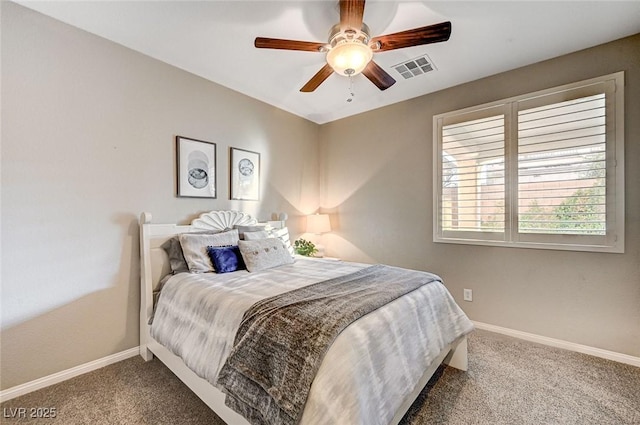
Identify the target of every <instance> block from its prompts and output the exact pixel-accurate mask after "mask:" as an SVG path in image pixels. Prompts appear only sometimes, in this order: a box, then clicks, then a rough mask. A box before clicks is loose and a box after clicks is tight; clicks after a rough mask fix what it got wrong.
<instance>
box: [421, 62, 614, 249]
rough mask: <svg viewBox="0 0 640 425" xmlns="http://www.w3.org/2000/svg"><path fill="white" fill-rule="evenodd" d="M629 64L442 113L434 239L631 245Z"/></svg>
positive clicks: (501, 243)
mask: <svg viewBox="0 0 640 425" xmlns="http://www.w3.org/2000/svg"><path fill="white" fill-rule="evenodd" d="M623 120H624V73H623V72H619V73H616V74H612V75H608V76H605V77H600V78H596V79H592V80H589V81H583V82H580V83H576V84H571V85H567V86H563V87H559V88H555V89H550V90H545V91H542V92H537V93H532V94H529V95H524V96H518V97H516V98H512V99H508V100H504V101H499V102H494V103H491V104H488V105H483V106H479V107H475V108H467V109H464V110H461V111H454V112H449V113H446V114H441V115H437V116H435V117H434V142H435V143H434V241H435V242H449V243H467V244H482V245H498V246H514V247H525V248H545V249H570V250H579V251H602V252H624V156H623V146H624V121H623Z"/></svg>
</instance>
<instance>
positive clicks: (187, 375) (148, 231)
mask: <svg viewBox="0 0 640 425" xmlns="http://www.w3.org/2000/svg"><path fill="white" fill-rule="evenodd" d="M254 224H257V221H256V220H255V219H254V218H253V217H251V216H250V215H249V214H245V213H242V212H239V211H211V212H209V213H204V214H202V215H200V217H198V218H197V219H195V220H193V221H192V222H191V225H177V224H151V214H150V213H147V212H144V213H142V214H141V216H140V257H141V258H140V262H141V270H140V281H141V293H140V355H141V356H142V358H143V359H144V360H145V361H149V360H151V359H153V356H154V355H155V356H156V357H157V358H158V359H160V361H162V363H164V364H165V365H166V366H167V367H168V368H169V369H170V370H171V371H172V372H173V373H174V374H175V375H176V376H177V377H178V378H180V380H181V381H182V382H184V383H185V384H186V385H187V386H188V387H189V388H190V389H191V390H192V391H193V392H194V393H195V394H196V395H197V396H198V397H200V398H201V399H202V400H203V401H204V402H205V403H206V404H207V405H208V406H209V407H210V408H211V409H212V410H213V411H214V412H215V413H216V414H217V415H218V416H219V417H220V418H221V419H222V420H223V421H225V422H226V423H227V424H228V425H249V422H247V420H246V419H245V418H243V417H242V416H240V415H239V414H238V413H236V412H234V411H233V410H231V409H230V408H228V407H227V406H226V405H225V404H224V397H225V396H224V394H223V393H222V392H221V391H220V390H219V389H217V388H216V387H214V386H213V385H211V384H210V383H209V382H207V381H206V380H204V379H202V378H200V377H199V376H197V375H196V374H195V373H194V372H193V371H192V370H191V369H189V368H188V367H187V366H186V365H185V364H184V362H183V361H182V359H181V358H180V357H178V356H176V355H175V354H173V353H172V352H170V351H169V350H168V349H166V348H165V347H164V346H162V345H161V344H160V343H158V342H157V341H156V340H154V339H153V338H152V337H151V332H150V326H149V324H148V323H149V319H150V318H151V315H152V313H153V291H154V290H155V289H156V288H157V287H158V284H159V282H160V279H162V277H163V276H165V275H166V274H168V273H169V272H170V271H171V270H170V267H169V259H168V257H167V254H166V253H165V252H164V250H163V249H162V248H161V245H162V244H163V243H164V242H165V241H167V240H168V239H170V238H171V237H173V236H174V235H176V234H179V233H188V232H197V231H203V230H225V229H232V228H233V226H235V225H254ZM441 363H445V364H448V365H449V366H452V367H454V368H456V369H461V370H467V365H468V363H467V339H466V337H462V338H460V339H459V340H458V341H456V342H454V343H453V344H451V345H450V346H448V347H446V348H445V349H444V350H443V351H442V352H441V353H440V355H439V356H438V357H437V358H436V359H435V361H434V362H433V363H432V364H431V365H430V366H429V368H427V370H426V371H425V372H424V374H423V375H422V377H421V378H420V380H419V381H418V384H417V385H416V388H415V390H414V391H413V393H412V394H410V395H409V396H408V397H407V398H406V399H405V401H404V403H403V404H402V405H401V407H400V409H398V411H397V412H396V415H395V416H394V418H393V420H392V421H391V425H397V424H398V423H399V422H400V420H401V419H402V417H403V416H404V414H405V413H406V412H407V410H408V409H409V407H411V405H412V404H413V402H414V401H415V399H416V397H417V396H418V395H419V394H420V392H421V391H422V389H423V388H424V386H425V385H426V384H427V382H428V381H429V379H430V378H431V376H432V375H433V374H434V373H435V371H436V369H437V368H438V366H440V364H441Z"/></svg>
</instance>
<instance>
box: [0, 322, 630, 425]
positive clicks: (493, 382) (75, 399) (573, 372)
mask: <svg viewBox="0 0 640 425" xmlns="http://www.w3.org/2000/svg"><path fill="white" fill-rule="evenodd" d="M1 407H2V416H1V417H0V422H1V423H3V424H5V423H6V424H14V423H15V424H20V423H36V424H64V425H76V424H78V425H80V424H96V425H101V424H123V425H124V424H154V425H156V424H158V425H163V424H167V425H174V424H180V425H182V424H185V425H188V424H203V425H204V424H208V425H222V424H223V422H222V421H221V420H220V419H219V418H218V417H217V416H216V415H215V414H214V413H213V412H212V411H211V410H209V408H208V407H207V406H206V405H205V404H204V403H202V402H201V401H200V400H199V399H198V398H197V397H196V396H194V395H193V394H192V393H191V392H190V391H189V389H188V388H187V387H186V386H184V385H183V384H182V383H181V382H180V381H179V380H178V379H177V378H176V377H175V376H174V375H173V374H172V373H171V372H170V371H169V370H168V369H167V368H166V367H164V365H162V364H161V363H160V362H159V361H157V360H154V361H151V362H148V363H145V362H143V361H142V359H141V358H140V357H135V358H132V359H128V360H125V361H122V362H119V363H116V364H114V365H111V366H108V367H105V368H103V369H100V370H97V371H94V372H91V373H88V374H86V375H82V376H79V377H77V378H74V379H72V380H69V381H66V382H63V383H60V384H57V385H54V386H51V387H48V388H45V389H43V390H40V391H36V392H34V393H31V394H27V395H25V396H22V397H19V398H16V399H13V400H9V401H8V402H5V403H2V405H1ZM19 407H24V408H27V414H28V413H29V408H32V407H41V408H51V407H54V408H55V409H56V413H57V417H56V418H55V419H37V420H34V419H30V418H9V417H7V416H11V414H12V412H15V411H14V410H11V409H15V408H19ZM401 423H402V424H403V425H417V424H456V425H457V424H460V425H471V424H488V425H497V424H505V425H507V424H508V425H517V424H531V425H534V424H535V425H540V424H558V425H571V424H584V425H592V424H594V425H595V424H598V425H601V424H603V425H604V424H611V425H626V424H628V425H632V424H633V425H638V424H640V368H636V367H632V366H628V365H623V364H619V363H615V362H611V361H607V360H602V359H598V358H594V357H590V356H586V355H582V354H577V353H572V352H569V351H565V350H560V349H554V348H549V347H546V346H542V345H538V344H533V343H529V342H525V341H520V340H517V339H513V338H509V337H505V336H502V335H498V334H494V333H491V332H486V331H475V332H474V333H473V334H472V335H471V336H470V337H469V371H468V372H461V371H458V370H455V369H451V368H444V367H442V368H440V369H439V370H438V372H437V373H436V375H435V376H434V378H433V379H432V380H431V381H430V382H429V384H428V385H427V386H426V387H425V389H424V390H423V392H422V394H421V395H420V397H419V398H418V400H417V401H416V402H415V403H414V405H413V406H412V407H411V409H410V410H409V412H407V415H406V416H405V418H404V419H403V420H402V422H401Z"/></svg>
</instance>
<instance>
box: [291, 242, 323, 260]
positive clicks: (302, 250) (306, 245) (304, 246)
mask: <svg viewBox="0 0 640 425" xmlns="http://www.w3.org/2000/svg"><path fill="white" fill-rule="evenodd" d="M293 248H294V249H295V250H296V252H297V253H298V254H300V255H304V256H305V257H311V256H313V254H315V253H317V252H318V249H317V248H316V246H315V245H314V244H313V242H310V241H308V240H305V239H298V240H297V241H295V242H294V243H293Z"/></svg>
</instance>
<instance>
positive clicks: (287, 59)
mask: <svg viewBox="0 0 640 425" xmlns="http://www.w3.org/2000/svg"><path fill="white" fill-rule="evenodd" d="M17 2H18V3H20V4H22V5H24V6H26V7H29V8H31V9H34V10H37V11H39V12H41V13H44V14H46V15H49V16H51V17H53V18H56V19H58V20H61V21H63V22H66V23H69V24H71V25H73V26H76V27H78V28H82V29H84V30H86V31H89V32H91V33H94V34H97V35H99V36H101V37H104V38H106V39H109V40H112V41H114V42H116V43H119V44H122V45H124V46H127V47H129V48H131V49H133V50H136V51H139V52H142V53H144V54H146V55H149V56H151V57H153V58H156V59H159V60H161V61H163V62H166V63H169V64H171V65H174V66H176V67H178V68H181V69H184V70H186V71H189V72H191V73H193V74H196V75H199V76H201V77H204V78H206V79H208V80H211V81H214V82H216V83H218V84H221V85H223V86H226V87H228V88H231V89H233V90H236V91H238V92H240V93H244V94H246V95H248V96H251V97H253V98H255V99H259V100H261V101H264V102H266V103H269V104H271V105H273V106H276V107H278V108H281V109H284V110H286V111H289V112H292V113H294V114H296V115H299V116H301V117H304V118H307V119H309V120H311V121H314V122H316V123H319V124H322V123H326V122H329V121H333V120H336V119H339V118H343V117H347V116H350V115H355V114H358V113H361V112H364V111H367V110H371V109H375V108H379V107H381V106H385V105H390V104H393V103H396V102H400V101H403V100H406V99H410V98H413V97H416V96H421V95H424V94H427V93H431V92H434V91H437V90H442V89H444V88H447V87H451V86H455V85H458V84H461V83H464V82H468V81H472V80H476V79H479V78H482V77H485V76H488V75H493V74H496V73H499V72H503V71H507V70H510V69H514V68H518V67H521V66H524V65H527V64H531V63H534V62H539V61H542V60H545V59H549V58H553V57H556V56H560V55H563V54H566V53H570V52H573V51H577V50H581V49H584V48H588V47H591V46H595V45H598V44H602V43H605V42H608V41H612V40H615V39H618V38H622V37H625V36H628V35H632V34H636V33H640V1H622V2H615V1H595V2H586V1H566V2H561V1H511V2H507V1H492V2H490V1H447V2H445V1H436V2H433V1H379V0H378V1H376V0H369V1H367V3H366V7H365V14H364V21H365V23H366V24H368V25H369V27H370V29H371V35H372V36H378V35H382V34H389V33H394V32H398V31H403V30H407V29H412V28H415V27H421V26H425V25H431V24H435V23H439V22H443V21H451V23H452V27H453V29H452V33H451V38H450V39H449V41H447V42H444V43H438V44H432V45H426V46H416V47H410V48H406V49H399V50H394V51H388V52H380V53H376V54H375V55H374V60H375V61H376V62H377V63H378V64H379V65H380V66H382V67H383V68H384V69H385V70H386V71H387V72H388V73H389V74H391V75H392V76H393V77H394V78H395V79H396V80H397V83H396V84H395V85H393V86H392V87H391V88H389V89H387V90H385V91H380V90H378V89H377V88H376V87H375V86H374V85H373V84H372V83H371V82H369V81H368V80H367V79H366V78H365V77H364V76H362V75H358V76H356V77H355V78H354V81H353V85H354V92H355V96H354V98H353V101H352V102H347V101H346V99H347V98H348V97H350V96H349V80H348V78H346V77H342V76H338V75H335V74H334V75H331V76H330V77H329V78H328V79H327V80H326V81H325V82H324V83H323V84H322V85H320V87H319V88H318V89H317V90H316V91H315V92H313V93H301V92H300V91H299V89H300V87H302V86H303V85H304V84H305V83H306V82H307V81H308V80H309V79H310V78H311V77H312V76H313V75H314V74H315V73H316V72H317V71H318V70H319V69H320V68H321V67H322V66H323V65H324V63H325V62H324V54H322V53H314V52H301V51H283V50H270V49H269V50H268V49H256V48H254V47H253V40H254V38H255V37H257V36H262V37H272V38H288V39H294V40H304V41H319V42H324V41H327V36H328V31H329V29H330V28H331V26H332V25H333V24H335V23H337V22H338V21H339V12H338V2H337V1H336V0H333V1H329V0H326V1H264V0H263V1H199V2H192V1H149V2H147V1H75V2H71V1H65V2H62V1H21V0H19V1H17ZM423 54H427V55H428V56H429V57H430V58H431V60H432V61H433V62H434V64H435V66H436V67H437V70H436V71H435V72H430V73H428V74H424V75H421V76H419V77H415V78H411V79H408V80H405V79H404V78H403V77H402V76H400V75H399V74H398V73H397V72H396V71H395V70H394V69H393V68H391V67H392V66H393V65H396V64H398V63H400V62H403V61H405V60H409V59H413V58H416V57H418V56H421V55H423Z"/></svg>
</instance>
